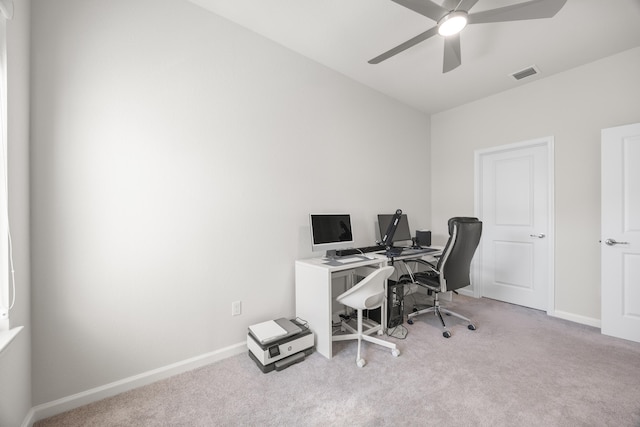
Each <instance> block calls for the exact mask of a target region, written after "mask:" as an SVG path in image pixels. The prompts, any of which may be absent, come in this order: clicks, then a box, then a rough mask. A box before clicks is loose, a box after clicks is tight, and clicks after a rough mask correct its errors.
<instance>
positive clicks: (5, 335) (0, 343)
mask: <svg viewBox="0 0 640 427" xmlns="http://www.w3.org/2000/svg"><path fill="white" fill-rule="evenodd" d="M23 328H24V326H18V327H16V328H13V329H9V330H8V331H2V332H0V354H2V352H3V351H4V350H5V349H6V348H7V347H8V346H9V344H11V341H13V339H14V338H15V337H16V335H18V332H20V331H21V330H22V329H23Z"/></svg>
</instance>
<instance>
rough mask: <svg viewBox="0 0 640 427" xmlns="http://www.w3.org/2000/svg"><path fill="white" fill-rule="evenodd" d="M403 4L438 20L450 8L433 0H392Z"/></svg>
mask: <svg viewBox="0 0 640 427" xmlns="http://www.w3.org/2000/svg"><path fill="white" fill-rule="evenodd" d="M392 1H394V2H395V3H398V4H399V5H401V6H404V7H406V8H408V9H411V10H413V11H414V12H417V13H419V14H420V15H423V16H426V17H427V18H429V19H433V20H434V21H436V22H438V21H439V20H440V19H442V17H443V16H445V15H446V14H447V13H449V9H445V8H444V7H442V6H440V5H438V4H436V3H434V2H432V1H431V0H392Z"/></svg>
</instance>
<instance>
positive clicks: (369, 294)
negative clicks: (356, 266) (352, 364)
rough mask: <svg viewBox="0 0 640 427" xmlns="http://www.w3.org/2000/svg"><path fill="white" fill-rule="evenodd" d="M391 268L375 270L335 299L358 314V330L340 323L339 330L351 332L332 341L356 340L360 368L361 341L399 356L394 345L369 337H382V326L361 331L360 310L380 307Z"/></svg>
mask: <svg viewBox="0 0 640 427" xmlns="http://www.w3.org/2000/svg"><path fill="white" fill-rule="evenodd" d="M393 271H394V269H393V267H382V268H379V269H376V270H375V271H374V272H373V273H371V274H369V275H368V276H367V277H365V278H364V279H362V280H361V281H360V282H358V283H357V284H356V285H355V286H353V287H352V288H351V289H349V290H348V291H346V292H344V293H343V294H341V295H339V296H338V297H337V298H336V301H338V302H339V303H340V304H344V305H346V306H348V307H351V308H353V309H355V310H357V312H358V329H357V330H356V329H354V328H353V327H351V326H350V325H349V324H348V323H347V322H346V321H344V320H343V321H342V324H341V328H342V330H346V331H349V332H351V333H350V334H346V335H334V337H333V341H346V340H355V339H357V340H358V355H357V356H356V364H357V365H358V367H360V368H362V367H363V366H364V365H365V364H366V362H365V360H364V359H363V358H361V357H360V347H361V344H362V340H365V341H369V342H371V343H374V344H378V345H381V346H384V347H387V348H390V349H391V354H392V355H393V356H394V357H398V356H399V355H400V350H398V349H397V347H396V345H395V344H393V343H390V342H388V341H385V340H382V339H380V338H375V337H372V336H370V335H371V334H372V333H374V332H378V334H380V335H382V325H376V326H374V327H372V328H369V329H367V330H366V331H363V330H362V310H373V309H376V308H378V307H380V306H382V303H383V301H384V289H385V287H384V282H385V280H387V279H388V278H389V276H391V275H392V274H393Z"/></svg>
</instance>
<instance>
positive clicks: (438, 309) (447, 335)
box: [407, 301, 476, 338]
mask: <svg viewBox="0 0 640 427" xmlns="http://www.w3.org/2000/svg"><path fill="white" fill-rule="evenodd" d="M424 313H433V314H434V315H436V316H438V318H439V319H440V323H441V324H442V327H443V328H444V332H443V333H442V336H443V337H445V338H451V332H450V331H449V330H448V329H447V325H446V324H445V323H444V319H443V318H442V313H444V314H446V315H447V316H453V317H457V318H458V319H461V320H464V321H465V322H467V323H468V325H467V328H468V329H469V330H470V331H475V330H476V327H475V325H474V324H473V323H471V320H470V319H468V318H466V317H464V316H463V315H461V314H458V313H456V312H454V311H451V310H448V309H446V308H442V307H441V306H440V304H438V303H437V301H436V305H434V306H433V307H428V308H425V309H422V310H416V311H414V312H413V313H410V314H409V315H407V323H408V324H410V325H413V317H416V316H419V315H421V314H424Z"/></svg>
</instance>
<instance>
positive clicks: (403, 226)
mask: <svg viewBox="0 0 640 427" xmlns="http://www.w3.org/2000/svg"><path fill="white" fill-rule="evenodd" d="M392 219H393V214H388V215H387V214H380V215H378V228H379V229H380V238H382V237H383V236H384V235H385V233H386V232H387V228H389V223H390V222H391V220H392ZM405 240H411V230H410V229H409V220H408V219H407V214H402V216H401V217H400V222H399V223H398V228H396V233H395V234H394V235H393V241H394V242H403V241H405Z"/></svg>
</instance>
